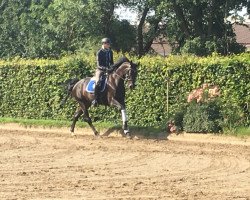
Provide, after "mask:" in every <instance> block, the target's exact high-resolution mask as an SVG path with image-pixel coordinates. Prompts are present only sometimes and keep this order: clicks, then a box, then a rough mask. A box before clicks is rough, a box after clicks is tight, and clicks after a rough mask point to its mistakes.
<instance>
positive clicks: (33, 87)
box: [0, 53, 250, 126]
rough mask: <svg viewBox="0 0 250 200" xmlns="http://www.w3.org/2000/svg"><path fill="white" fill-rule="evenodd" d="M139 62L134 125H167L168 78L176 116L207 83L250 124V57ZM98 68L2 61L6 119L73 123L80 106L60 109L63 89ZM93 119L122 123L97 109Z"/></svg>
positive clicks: (84, 60)
mask: <svg viewBox="0 0 250 200" xmlns="http://www.w3.org/2000/svg"><path fill="white" fill-rule="evenodd" d="M116 56H118V55H116ZM134 61H135V62H140V68H139V76H138V80H137V88H136V89H135V90H134V91H129V92H127V110H128V112H129V118H130V122H131V123H132V124H134V125H140V126H157V125H161V124H162V123H165V122H166V120H167V119H166V118H167V98H166V93H167V90H166V87H167V81H166V78H167V77H169V78H170V91H169V93H170V99H169V103H170V105H169V111H170V115H172V114H174V113H175V112H176V111H177V110H178V109H179V108H180V107H181V106H183V105H185V104H186V97H187V94H188V92H190V91H191V90H192V89H194V88H197V87H199V86H200V85H201V84H202V83H204V82H207V83H214V84H218V85H219V86H220V87H221V89H222V96H221V100H222V101H223V102H224V104H223V105H225V107H226V106H227V107H226V108H227V109H228V105H234V106H235V107H239V108H240V109H241V110H240V111H241V113H242V117H241V121H242V123H243V124H247V123H249V121H248V116H247V114H248V113H247V105H249V103H250V82H249V80H250V54H247V53H245V54H241V55H234V56H230V57H221V56H218V55H213V56H211V57H207V58H198V57H194V56H188V55H186V56H170V57H168V58H162V57H149V56H146V57H143V58H141V59H140V60H137V59H136V58H134ZM94 68H95V56H94V55H80V54H78V55H72V56H68V57H64V58H62V59H60V60H44V59H42V60H24V59H18V58H17V59H14V60H10V61H4V60H2V61H0V102H1V104H0V117H24V118H35V119H71V118H72V114H73V113H74V109H75V107H76V105H75V103H74V102H73V101H72V100H70V101H68V102H67V104H66V106H65V107H64V108H63V109H59V104H60V102H61V100H62V98H63V97H64V95H65V92H64V90H63V88H62V87H61V86H60V83H62V82H64V81H65V80H67V79H69V78H74V77H78V78H83V77H85V76H90V75H91V74H92V73H93V71H94ZM248 109H249V107H248ZM248 111H249V110H248ZM224 113H225V118H226V117H227V116H226V115H230V112H224ZM91 116H92V117H93V119H94V120H95V121H98V120H103V121H114V122H117V123H119V122H120V113H119V112H117V111H116V110H115V109H110V108H105V107H101V108H99V109H98V108H97V109H96V108H94V109H91Z"/></svg>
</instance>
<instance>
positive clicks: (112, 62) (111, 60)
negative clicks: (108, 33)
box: [110, 50, 114, 65]
mask: <svg viewBox="0 0 250 200" xmlns="http://www.w3.org/2000/svg"><path fill="white" fill-rule="evenodd" d="M113 64H114V58H113V51H112V50H110V65H113Z"/></svg>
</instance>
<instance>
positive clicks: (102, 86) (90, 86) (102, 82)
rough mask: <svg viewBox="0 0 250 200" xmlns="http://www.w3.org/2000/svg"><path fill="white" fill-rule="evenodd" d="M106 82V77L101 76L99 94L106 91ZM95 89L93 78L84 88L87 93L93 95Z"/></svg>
mask: <svg viewBox="0 0 250 200" xmlns="http://www.w3.org/2000/svg"><path fill="white" fill-rule="evenodd" d="M107 81H108V76H107V75H102V76H101V77H100V86H99V87H100V92H104V91H105V89H106V85H107ZM95 87H96V80H95V77H92V78H91V79H90V81H89V83H88V85H87V87H86V91H87V92H89V93H92V94H93V93H95Z"/></svg>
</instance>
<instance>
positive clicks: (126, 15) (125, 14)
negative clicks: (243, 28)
mask: <svg viewBox="0 0 250 200" xmlns="http://www.w3.org/2000/svg"><path fill="white" fill-rule="evenodd" d="M115 13H116V14H117V15H118V17H119V19H120V20H124V19H125V20H128V21H129V22H130V23H131V24H136V22H137V13H136V12H134V11H132V10H131V9H129V8H126V7H123V6H120V7H119V8H117V9H115ZM245 14H247V8H246V7H245V8H243V9H242V11H240V12H239V15H240V16H244V15H245Z"/></svg>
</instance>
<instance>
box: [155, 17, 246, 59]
mask: <svg viewBox="0 0 250 200" xmlns="http://www.w3.org/2000/svg"><path fill="white" fill-rule="evenodd" d="M233 29H234V32H235V34H236V41H237V42H238V43H239V44H242V45H243V46H245V47H246V48H247V49H246V51H250V21H249V20H247V21H246V22H245V24H243V25H241V24H238V23H234V24H233ZM151 48H152V49H153V50H154V52H156V53H157V54H159V55H162V56H168V55H169V54H171V52H172V47H171V45H170V44H169V42H168V41H167V39H165V38H157V39H155V41H154V42H153V44H152V46H151Z"/></svg>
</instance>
